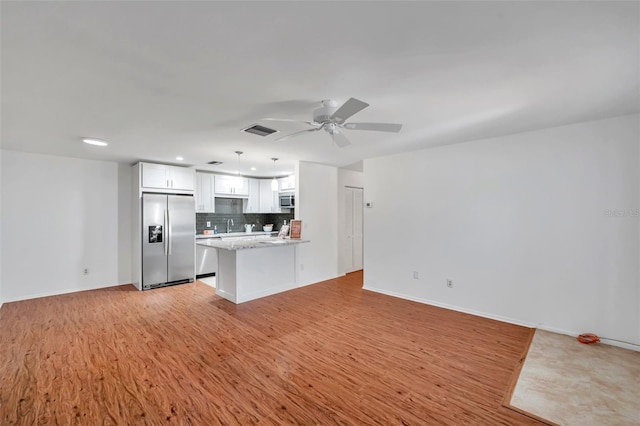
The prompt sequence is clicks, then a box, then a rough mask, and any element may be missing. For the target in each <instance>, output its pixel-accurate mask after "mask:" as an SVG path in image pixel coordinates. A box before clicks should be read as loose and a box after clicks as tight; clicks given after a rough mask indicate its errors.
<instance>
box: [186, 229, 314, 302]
mask: <svg viewBox="0 0 640 426" xmlns="http://www.w3.org/2000/svg"><path fill="white" fill-rule="evenodd" d="M308 242H309V240H295V239H293V240H292V239H288V238H286V239H282V238H276V237H266V236H255V237H239V238H223V239H219V238H209V239H202V240H198V241H197V244H199V245H201V246H205V247H214V248H216V249H217V251H218V272H217V273H216V293H217V294H219V295H220V296H222V297H224V298H225V299H227V300H229V301H231V302H233V303H243V302H247V301H249V300H253V299H258V298H260V297H264V296H270V295H272V294H276V293H281V292H283V291H287V290H292V289H294V288H296V287H297V271H296V264H297V262H296V250H297V247H296V246H297V245H298V244H301V243H308Z"/></svg>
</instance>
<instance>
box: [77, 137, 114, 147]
mask: <svg viewBox="0 0 640 426" xmlns="http://www.w3.org/2000/svg"><path fill="white" fill-rule="evenodd" d="M82 142H84V143H88V144H89V145H95V146H107V145H109V142H107V141H103V140H100V139H95V138H83V139H82Z"/></svg>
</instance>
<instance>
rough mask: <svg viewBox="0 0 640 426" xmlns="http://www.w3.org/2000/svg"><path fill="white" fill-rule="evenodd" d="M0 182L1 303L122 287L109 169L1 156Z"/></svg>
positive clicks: (115, 173) (112, 170) (114, 178)
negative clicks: (0, 203) (0, 207)
mask: <svg viewBox="0 0 640 426" xmlns="http://www.w3.org/2000/svg"><path fill="white" fill-rule="evenodd" d="M1 175H2V178H1V180H0V182H1V195H2V206H3V209H2V224H1V232H2V241H1V250H2V253H3V256H2V259H1V263H2V266H1V273H2V278H1V281H2V297H3V300H4V302H10V301H17V300H23V299H30V298H35V297H41V296H49V295H55V294H62V293H69V292H74V291H81V290H89V289H94V288H101V287H109V286H113V285H117V284H122V283H128V282H130V276H129V277H127V270H126V269H127V267H128V265H127V264H123V265H119V257H121V256H120V254H119V249H120V248H122V247H128V246H129V244H130V243H129V242H128V241H127V242H124V241H119V240H120V239H121V238H126V237H125V236H124V235H123V234H122V232H121V230H120V229H119V218H120V217H121V214H120V209H121V208H122V207H123V206H120V201H121V200H120V198H121V195H120V194H119V191H120V189H121V188H120V179H123V178H124V176H123V175H121V174H119V166H118V164H117V163H115V162H108V161H94V160H81V159H77V158H67V157H58V156H51V155H42V154H31V153H23V152H15V151H6V150H5V151H3V152H2V157H1ZM127 188H128V187H127ZM124 207H125V208H127V214H128V215H129V210H128V206H124ZM125 229H127V230H128V227H127V228H125ZM127 255H128V254H127ZM119 267H120V268H123V269H122V271H121V272H119ZM85 268H86V269H88V274H87V275H85V274H84V273H83V272H84V269H85ZM129 275H130V273H129ZM121 280H122V281H121Z"/></svg>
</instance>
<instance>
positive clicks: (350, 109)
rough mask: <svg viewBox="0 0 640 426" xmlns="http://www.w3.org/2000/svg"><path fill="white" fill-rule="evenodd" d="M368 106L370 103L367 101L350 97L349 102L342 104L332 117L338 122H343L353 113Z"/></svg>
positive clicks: (332, 119)
mask: <svg viewBox="0 0 640 426" xmlns="http://www.w3.org/2000/svg"><path fill="white" fill-rule="evenodd" d="M368 106H369V104H368V103H366V102H362V101H359V100H357V99H356V98H349V100H348V101H347V102H345V103H344V104H342V106H341V107H340V108H338V109H337V111H336V112H334V113H333V115H332V116H331V118H330V119H331V121H334V122H336V123H338V124H342V123H344V122H345V121H347V119H348V118H349V117H351V116H352V115H353V114H355V113H357V112H360V111H362V110H363V109H365V108H366V107H368Z"/></svg>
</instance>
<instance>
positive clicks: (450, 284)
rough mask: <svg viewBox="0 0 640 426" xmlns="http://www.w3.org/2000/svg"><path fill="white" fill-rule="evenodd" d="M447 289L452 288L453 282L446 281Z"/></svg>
mask: <svg viewBox="0 0 640 426" xmlns="http://www.w3.org/2000/svg"><path fill="white" fill-rule="evenodd" d="M447 287H449V288H453V280H447Z"/></svg>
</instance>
